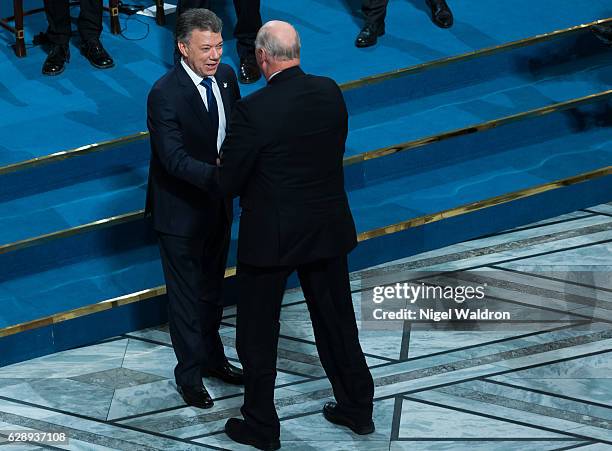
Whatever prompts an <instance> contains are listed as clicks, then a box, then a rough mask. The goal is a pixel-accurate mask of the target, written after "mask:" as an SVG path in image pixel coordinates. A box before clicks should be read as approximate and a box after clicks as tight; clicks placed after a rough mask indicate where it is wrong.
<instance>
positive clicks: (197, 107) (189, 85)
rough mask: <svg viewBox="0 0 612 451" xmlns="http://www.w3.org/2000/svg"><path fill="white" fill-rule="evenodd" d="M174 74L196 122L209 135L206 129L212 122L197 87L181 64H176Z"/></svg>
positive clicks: (209, 127) (208, 129)
mask: <svg viewBox="0 0 612 451" xmlns="http://www.w3.org/2000/svg"><path fill="white" fill-rule="evenodd" d="M176 74H177V77H178V79H179V84H180V85H181V90H182V94H183V97H184V98H185V101H186V102H187V103H188V104H189V105H190V106H191V108H192V109H193V112H194V113H195V117H196V118H197V121H198V123H200V124H202V125H203V126H204V127H206V130H205V131H206V132H207V133H206V135H207V136H210V133H208V131H210V129H211V128H212V122H211V120H210V116H209V115H208V111H207V110H206V106H204V101H203V100H202V97H201V96H200V93H199V91H198V88H196V86H195V85H194V84H193V81H192V80H191V78H189V75H187V72H185V69H183V66H182V65H181V64H180V63H179V64H178V66H177V72H176ZM215 146H216V145H215Z"/></svg>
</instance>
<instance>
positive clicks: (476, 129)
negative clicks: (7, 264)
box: [0, 89, 612, 255]
mask: <svg viewBox="0 0 612 451" xmlns="http://www.w3.org/2000/svg"><path fill="white" fill-rule="evenodd" d="M607 97H612V89H610V90H607V91H602V92H598V93H595V94H590V95H588V96H584V97H578V98H576V99H570V100H566V101H563V102H559V103H555V104H552V105H547V106H544V107H540V108H536V109H534V110H528V111H523V112H521V113H517V114H513V115H510V116H504V117H501V118H498V119H493V120H491V121H487V122H482V123H480V124H475V125H470V126H467V127H463V128H459V129H455V130H450V131H447V132H443V133H440V134H437V135H432V136H428V137H426V138H419V139H417V140H414V141H407V142H405V143H401V144H394V145H391V146H387V147H382V148H380V149H375V150H369V151H366V152H363V153H360V154H358V155H353V156H350V157H346V158H344V160H343V165H344V166H351V165H354V164H359V163H363V162H365V161H369V160H374V159H376V158H382V157H386V156H390V155H394V154H396V153H400V152H405V151H409V150H412V149H416V148H419V147H423V146H426V145H429V144H433V143H437V142H441V141H445V140H447V139H452V138H457V137H459V136H464V135H469V134H473V133H480V132H483V131H486V130H490V129H493V128H497V127H501V126H504V125H508V124H511V123H514V122H518V121H520V120H524V119H529V118H532V117H536V116H546V115H548V114H553V113H557V112H560V111H564V110H567V109H570V108H574V107H577V106H580V105H585V104H588V103H591V102H597V101H600V100H602V99H605V98H607ZM143 214H144V210H136V211H132V212H129V213H124V214H122V215H118V216H111V217H108V218H102V219H98V220H96V221H92V222H90V223H87V224H82V225H79V226H76V227H71V228H68V229H63V230H58V231H55V232H49V233H46V234H43V235H38V236H35V237H31V238H25V239H23V240H19V241H14V242H12V243H6V244H3V245H0V255H2V254H5V253H7V252H14V251H17V250H20V249H24V248H26V247H30V246H36V245H39V244H43V243H46V242H48V241H52V240H55V239H61V238H66V237H70V236H73V235H77V234H79V233H84V232H88V231H91V230H95V229H98V228H100V229H102V228H105V227H110V226H113V225H117V224H121V223H123V222H128V221H132V220H136V219H139V218H140V217H141V216H142V215H143Z"/></svg>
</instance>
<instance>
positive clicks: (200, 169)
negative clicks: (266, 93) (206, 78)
mask: <svg viewBox="0 0 612 451" xmlns="http://www.w3.org/2000/svg"><path fill="white" fill-rule="evenodd" d="M215 79H216V81H217V84H218V86H219V90H220V92H221V97H222V101H223V105H224V109H225V113H226V117H227V119H228V121H229V114H230V109H231V108H232V107H233V105H234V104H235V102H236V100H238V99H239V98H240V90H239V88H238V82H237V80H236V75H235V73H234V71H233V70H232V69H231V68H230V67H229V66H228V65H226V64H220V65H219V67H218V69H217V73H216V74H215ZM147 125H148V128H149V131H150V134H151V162H150V166H149V184H148V190H147V202H146V212H147V213H150V214H152V216H153V226H154V228H155V230H157V231H158V232H162V233H166V234H171V235H177V236H185V237H194V236H203V235H205V234H206V230H207V229H208V228H209V227H212V226H213V224H214V221H216V220H217V217H218V212H219V211H220V210H221V209H222V207H223V206H225V209H226V213H227V214H228V216H230V222H231V210H232V209H231V199H229V198H226V199H223V198H222V197H221V195H220V192H219V191H218V188H217V187H216V159H217V157H218V152H217V142H216V136H217V132H216V130H213V127H212V123H211V121H210V119H209V117H208V112H207V110H206V107H205V105H204V102H203V101H202V98H201V97H200V94H199V93H198V89H197V88H196V86H195V85H194V83H193V81H192V80H191V78H190V77H189V75H188V74H187V72H186V71H185V70H184V69H183V67H182V66H181V64H177V65H176V66H175V67H174V68H173V69H171V70H170V71H169V72H168V73H167V74H166V75H165V76H163V77H162V78H161V79H159V80H158V81H157V82H156V83H155V85H154V86H153V88H152V89H151V92H150V93H149V98H148V102H147Z"/></svg>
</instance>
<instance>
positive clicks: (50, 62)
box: [42, 44, 70, 75]
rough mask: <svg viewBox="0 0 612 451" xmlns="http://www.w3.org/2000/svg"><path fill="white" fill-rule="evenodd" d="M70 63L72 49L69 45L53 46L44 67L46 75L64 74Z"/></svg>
mask: <svg viewBox="0 0 612 451" xmlns="http://www.w3.org/2000/svg"><path fill="white" fill-rule="evenodd" d="M69 61H70V48H69V47H68V44H53V45H52V47H51V50H50V51H49V55H48V56H47V59H45V62H44V64H43V67H42V73H43V74H44V75H59V74H61V73H62V72H64V67H65V65H66V63H67V62H69Z"/></svg>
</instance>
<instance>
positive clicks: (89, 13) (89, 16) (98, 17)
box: [45, 0, 102, 44]
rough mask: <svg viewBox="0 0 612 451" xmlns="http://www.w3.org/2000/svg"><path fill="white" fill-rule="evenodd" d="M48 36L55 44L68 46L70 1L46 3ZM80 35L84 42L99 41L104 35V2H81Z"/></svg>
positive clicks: (89, 0)
mask: <svg viewBox="0 0 612 451" xmlns="http://www.w3.org/2000/svg"><path fill="white" fill-rule="evenodd" d="M45 12H46V14H47V22H48V23H49V26H48V28H47V36H48V37H49V40H50V41H51V42H53V43H54V44H68V41H69V40H70V30H71V27H70V1H69V0H47V1H45ZM78 29H79V34H80V35H81V39H82V40H83V41H87V40H89V39H97V38H99V37H100V34H101V33H102V0H81V6H80V13H79V21H78Z"/></svg>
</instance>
